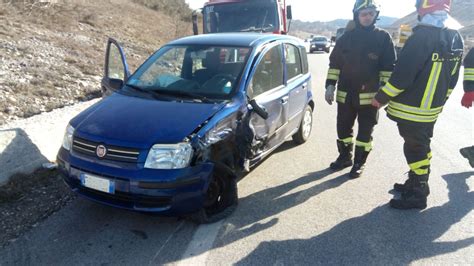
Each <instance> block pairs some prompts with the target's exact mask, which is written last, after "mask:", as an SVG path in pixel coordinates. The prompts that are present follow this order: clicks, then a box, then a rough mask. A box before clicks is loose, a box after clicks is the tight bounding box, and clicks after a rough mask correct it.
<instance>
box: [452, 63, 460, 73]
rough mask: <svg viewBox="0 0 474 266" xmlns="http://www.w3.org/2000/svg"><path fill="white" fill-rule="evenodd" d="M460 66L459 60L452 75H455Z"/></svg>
mask: <svg viewBox="0 0 474 266" xmlns="http://www.w3.org/2000/svg"><path fill="white" fill-rule="evenodd" d="M458 66H459V61H457V62H456V65H454V68H453V72H451V76H454V75H455V74H456V72H457V71H458Z"/></svg>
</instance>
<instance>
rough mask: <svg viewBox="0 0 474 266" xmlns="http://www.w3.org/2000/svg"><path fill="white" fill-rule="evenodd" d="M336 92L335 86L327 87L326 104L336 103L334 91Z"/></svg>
mask: <svg viewBox="0 0 474 266" xmlns="http://www.w3.org/2000/svg"><path fill="white" fill-rule="evenodd" d="M335 90H336V87H334V85H328V86H327V87H326V94H325V98H326V102H328V103H329V104H330V105H332V102H334V91H335Z"/></svg>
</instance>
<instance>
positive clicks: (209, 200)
mask: <svg viewBox="0 0 474 266" xmlns="http://www.w3.org/2000/svg"><path fill="white" fill-rule="evenodd" d="M237 203H238V192H237V180H236V178H235V177H234V176H233V175H232V174H229V173H226V171H224V170H221V169H219V168H218V167H216V168H215V170H214V173H213V174H212V177H211V180H210V182H209V187H208V189H207V191H206V194H205V199H204V203H203V207H202V208H201V209H200V210H199V211H198V212H196V213H193V214H191V215H190V216H189V218H190V219H191V221H193V222H195V223H197V224H209V223H215V222H217V221H220V220H222V219H224V218H226V217H228V216H229V215H231V214H232V213H233V212H234V211H235V209H236V208H237Z"/></svg>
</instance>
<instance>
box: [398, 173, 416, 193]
mask: <svg viewBox="0 0 474 266" xmlns="http://www.w3.org/2000/svg"><path fill="white" fill-rule="evenodd" d="M410 176H413V177H415V176H416V175H415V173H414V172H412V171H410V172H408V179H407V180H406V181H405V183H403V184H401V183H395V184H393V189H394V190H395V191H397V192H401V193H403V192H407V191H408V189H410V187H412V186H413V184H412V182H413V180H415V178H410Z"/></svg>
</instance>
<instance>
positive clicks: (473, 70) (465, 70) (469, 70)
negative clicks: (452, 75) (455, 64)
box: [464, 68, 474, 74]
mask: <svg viewBox="0 0 474 266" xmlns="http://www.w3.org/2000/svg"><path fill="white" fill-rule="evenodd" d="M464 73H469V74H474V68H465V69H464Z"/></svg>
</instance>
